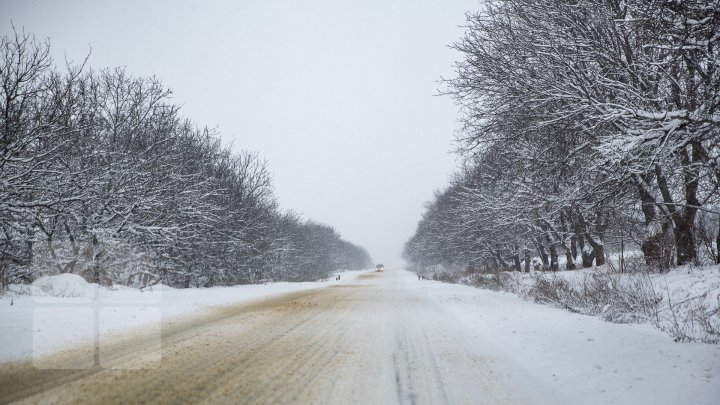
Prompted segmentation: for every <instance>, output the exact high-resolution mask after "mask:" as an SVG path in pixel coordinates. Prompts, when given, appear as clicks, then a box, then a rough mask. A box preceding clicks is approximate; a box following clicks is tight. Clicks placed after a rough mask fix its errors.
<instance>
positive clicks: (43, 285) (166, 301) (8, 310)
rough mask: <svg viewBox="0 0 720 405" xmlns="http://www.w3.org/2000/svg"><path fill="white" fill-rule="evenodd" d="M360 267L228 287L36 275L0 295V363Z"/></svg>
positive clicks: (302, 286) (348, 275) (345, 277)
mask: <svg viewBox="0 0 720 405" xmlns="http://www.w3.org/2000/svg"><path fill="white" fill-rule="evenodd" d="M361 273H362V271H349V272H345V273H342V276H341V280H340V281H335V280H334V279H333V280H332V281H327V282H306V283H271V284H260V285H241V286H234V287H212V288H190V289H174V288H170V287H167V286H163V285H157V286H154V287H150V288H148V289H145V290H139V289H135V288H127V287H117V288H115V289H108V288H104V287H98V286H97V285H96V284H89V283H87V282H86V281H85V280H83V279H82V278H81V277H80V276H77V275H74V274H61V275H57V276H52V277H42V278H40V279H38V280H36V281H35V282H34V283H33V284H32V285H13V286H11V288H10V292H8V293H7V294H5V295H4V296H1V297H0V363H2V362H6V361H12V360H19V359H24V358H31V357H40V356H43V355H45V354H49V353H53V352H55V351H58V350H60V349H62V348H66V347H71V346H75V345H82V344H86V343H88V342H92V341H93V339H95V338H96V334H97V335H99V337H100V338H102V337H103V336H110V335H113V334H115V333H118V332H122V331H125V330H129V329H133V328H140V327H153V328H156V327H159V323H160V319H163V320H170V319H173V318H179V317H184V316H188V315H200V314H202V313H203V311H206V310H210V309H212V308H214V307H218V306H223V305H231V304H238V303H244V302H249V301H253V300H258V299H262V298H267V297H269V296H273V295H277V294H282V293H288V292H295V291H302V290H309V289H313V288H319V287H323V286H328V285H335V284H343V283H350V282H352V280H353V279H354V278H355V277H357V275H358V274H361Z"/></svg>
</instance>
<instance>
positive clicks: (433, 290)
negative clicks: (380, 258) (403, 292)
mask: <svg viewBox="0 0 720 405" xmlns="http://www.w3.org/2000/svg"><path fill="white" fill-rule="evenodd" d="M419 283H421V285H419V286H418V288H419V290H420V291H422V293H423V294H426V295H428V296H429V297H432V299H433V300H435V302H437V304H438V305H439V306H440V307H442V308H443V310H444V311H446V312H447V313H448V314H449V316H451V317H453V318H454V319H456V320H457V321H458V322H460V323H462V324H464V325H466V326H467V328H468V329H469V330H471V331H472V332H471V333H473V336H472V340H473V341H474V342H475V344H477V345H478V346H479V350H484V351H485V352H487V353H488V354H489V355H491V356H493V357H496V358H497V359H500V360H499V361H498V362H497V364H499V365H501V366H503V367H504V368H505V371H506V372H507V373H508V374H510V375H511V376H514V377H515V380H516V381H522V382H523V383H525V384H529V385H535V386H537V387H542V388H544V389H545V390H547V391H550V392H551V393H552V395H554V396H555V398H553V399H554V400H555V402H556V403H583V404H653V405H658V404H708V405H709V404H718V403H719V401H720V346H718V345H709V344H702V343H675V342H673V340H672V338H671V337H670V336H668V335H667V334H665V333H663V332H661V331H659V330H657V329H655V328H653V327H652V326H650V325H648V324H641V325H638V324H615V323H608V322H604V321H602V320H600V319H598V318H595V317H592V316H586V315H580V314H573V313H570V312H567V311H565V310H562V309H558V308H553V307H550V306H546V305H539V304H535V303H532V302H529V301H525V300H522V299H521V298H519V297H518V296H516V295H514V294H511V293H504V292H494V291H489V290H483V289H479V288H475V287H470V286H464V285H456V284H445V283H441V282H436V281H424V282H419Z"/></svg>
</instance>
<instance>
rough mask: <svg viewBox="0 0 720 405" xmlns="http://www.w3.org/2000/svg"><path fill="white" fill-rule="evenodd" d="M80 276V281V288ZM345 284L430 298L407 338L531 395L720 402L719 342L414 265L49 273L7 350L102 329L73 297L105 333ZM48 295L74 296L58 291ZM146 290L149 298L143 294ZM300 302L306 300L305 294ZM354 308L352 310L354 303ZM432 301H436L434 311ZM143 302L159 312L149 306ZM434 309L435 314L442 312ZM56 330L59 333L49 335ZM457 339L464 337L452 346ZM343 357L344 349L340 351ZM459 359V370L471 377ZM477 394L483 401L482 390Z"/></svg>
mask: <svg viewBox="0 0 720 405" xmlns="http://www.w3.org/2000/svg"><path fill="white" fill-rule="evenodd" d="M63 283H65V284H63ZM73 283H75V284H76V285H74V286H73ZM338 283H340V284H346V285H360V288H379V290H373V291H375V292H374V293H373V294H374V295H372V296H373V297H376V298H377V299H380V298H382V300H384V301H383V302H392V301H393V299H396V298H398V297H404V301H402V302H398V303H397V304H398V307H400V306H402V305H404V307H403V308H404V309H403V311H408V308H407V306H408V305H409V304H408V302H413V303H414V305H415V306H416V307H422V308H424V311H419V312H417V313H412V312H409V313H408V314H413V316H414V318H413V322H415V323H416V324H413V325H414V326H415V328H416V329H417V331H419V332H422V333H426V335H423V336H415V337H414V339H410V337H407V336H406V338H407V339H409V340H408V341H409V342H411V343H413V342H414V343H418V342H425V344H430V345H431V347H432V351H431V353H433V355H437V356H441V357H442V356H444V354H443V353H453V350H457V349H458V347H462V350H464V351H467V353H468V354H473V355H477V354H480V355H482V356H484V357H487V358H489V359H491V362H490V363H489V364H491V368H490V369H489V372H490V373H493V372H497V373H500V374H501V375H502V380H503V381H507V382H509V383H510V387H512V386H515V387H516V388H517V389H518V390H520V391H523V392H527V393H534V394H531V396H532V401H531V403H553V404H558V403H567V404H578V403H582V404H632V405H637V404H653V405H658V404H717V403H718V399H720V346H719V345H710V344H701V343H676V342H674V341H673V339H672V338H671V337H670V336H669V335H667V334H665V333H663V332H661V331H659V330H657V329H655V328H653V327H652V326H650V325H648V324H615V323H609V322H604V321H602V320H600V319H599V318H597V317H593V316H586V315H580V314H575V313H570V312H568V311H565V310H562V309H558V308H553V307H551V306H547V305H539V304H535V303H533V302H530V301H527V300H523V299H521V298H519V297H518V296H517V295H515V294H511V293H504V292H494V291H488V290H483V289H478V288H474V287H469V286H463V285H456V284H446V283H441V282H435V281H420V280H418V279H417V276H416V275H415V274H414V273H410V272H406V271H403V270H394V269H389V270H387V271H386V272H385V273H377V274H376V275H373V276H372V277H367V276H362V277H358V273H353V274H348V273H346V274H344V275H343V277H342V281H339V282H338V281H330V282H325V283H302V284H285V283H282V284H272V285H255V286H240V287H228V288H209V289H188V290H173V289H167V288H160V289H159V290H161V291H154V292H152V293H150V294H148V292H142V293H141V292H139V291H137V290H127V289H123V290H119V291H108V290H105V289H99V290H98V289H95V288H93V286H88V285H84V284H83V283H82V282H80V281H79V280H77V279H73V278H72V277H65V278H59V279H54V280H52V282H50V283H49V284H48V286H46V287H45V290H46V292H45V293H44V294H43V293H40V292H39V291H37V289H39V290H40V291H42V290H43V286H42V285H41V284H42V282H38V283H36V285H35V286H34V287H32V289H35V290H36V293H37V294H36V295H37V296H36V297H35V298H33V297H32V296H30V295H19V296H16V297H15V298H14V299H13V301H12V302H13V305H10V298H8V297H5V298H3V299H2V300H0V328H1V329H0V337H1V338H0V358H1V359H3V360H10V359H16V358H22V357H28V356H31V355H32V347H33V344H32V339H33V336H36V337H40V338H42V340H50V341H53V340H57V343H55V344H54V345H50V346H48V347H46V348H45V349H46V350H47V351H48V352H49V351H52V350H57V349H59V348H60V347H63V346H64V345H65V346H66V345H69V344H76V343H80V342H87V339H92V338H93V337H92V335H90V336H87V335H82V333H81V332H82V329H83V328H82V327H68V326H67V325H71V324H73V323H77V320H78V319H77V318H73V317H72V314H73V313H72V311H69V310H68V311H66V312H62V311H59V312H57V313H56V315H57V316H56V317H54V318H53V316H52V315H53V312H52V311H53V309H54V308H66V307H67V308H69V309H73V310H76V311H78V312H75V315H77V316H79V317H82V316H83V313H82V310H83V309H86V308H87V306H88V305H90V308H91V310H94V309H95V308H98V307H99V309H100V311H98V312H100V313H102V311H109V312H106V313H107V315H108V316H109V318H111V319H112V320H113V322H102V320H100V325H101V326H100V333H101V334H102V333H105V332H112V331H115V332H117V331H120V330H123V329H127V328H131V327H151V325H153V324H157V314H158V311H159V313H160V314H161V315H162V317H182V316H187V315H193V314H202V311H205V310H209V309H210V308H211V307H213V306H221V305H229V304H234V303H238V302H244V301H249V300H254V299H260V298H262V297H267V296H270V295H275V294H278V293H282V292H290V291H298V290H303V289H311V288H322V287H324V286H331V285H335V284H338ZM357 288H358V287H356V288H355V289H353V288H349V289H334V291H335V292H334V294H333V295H332V300H337V299H342V297H344V296H343V295H342V294H343V292H344V291H347V294H353V291H355V295H354V297H355V298H354V299H355V301H356V302H355V303H354V304H353V305H357V304H358V302H360V303H362V302H365V301H366V300H367V299H368V298H367V297H366V296H365V295H362V294H360V293H357V291H358V290H357ZM88 290H89V292H88ZM327 291H329V290H327ZM48 293H52V294H54V295H64V297H51V296H48ZM370 296H371V295H368V297H370ZM321 297H322V296H321V295H318V296H317V297H316V299H317V300H320V299H321ZM351 297H353V296H352V295H348V298H347V299H351ZM140 298H143V299H145V300H146V302H145V303H139V299H140ZM360 298H361V299H360ZM358 299H360V301H358ZM332 300H331V301H332ZM363 300H365V301H363ZM333 302H334V301H333ZM88 303H89V304H88ZM292 304H298V305H299V303H297V302H292ZM401 304H402V305H401ZM298 305H296V306H292V305H288V306H287V307H288V308H290V309H295V310H297V311H300V312H298V313H297V314H298V315H297V316H309V315H308V314H310V315H318V314H316V312H317V308H318V307H317V306H314V307H313V306H309V307H308V308H311V309H310V310H306V311H303V309H302V308H303V307H302V306H298ZM348 305H349V304H348ZM367 305H370V303H368V304H367ZM333 308H334V307H333ZM348 308H352V305H350V306H348ZM361 308H365V307H364V306H363V307H361ZM429 308H436V309H437V310H436V311H435V310H432V311H431V310H430V309H429ZM37 311H40V312H41V313H43V311H44V312H45V315H43V316H45V318H43V319H41V320H42V321H44V322H45V324H43V325H45V326H42V327H43V328H45V327H47V328H51V329H55V330H54V331H53V334H52V335H48V334H47V333H46V332H43V331H40V332H38V331H37V329H36V330H33V328H37V325H35V326H34V325H33V313H35V318H36V320H37ZM113 311H115V312H113ZM133 311H134V312H133ZM144 311H148V312H150V313H151V314H149V315H147V314H143V312H144ZM348 311H349V312H348ZM348 311H346V312H342V314H343V316H342V317H340V319H341V320H342V321H343V322H346V323H348V325H350V326H352V325H355V322H356V321H357V322H361V321H363V320H364V321H365V322H368V321H373V322H376V321H377V320H378V319H382V317H383V314H385V313H386V312H384V311H374V310H373V311H372V313H371V314H369V313H367V312H363V311H355V312H357V313H355V312H353V311H350V310H348ZM336 312H337V311H336ZM278 313H280V312H278ZM387 313H392V311H387ZM401 313H405V312H402V311H401ZM302 314H304V315H302ZM333 314H334V315H337V314H335V313H333ZM430 314H438V315H433V316H436V318H437V317H438V316H440V317H441V318H440V319H445V320H447V321H448V322H446V323H447V326H448V327H447V328H444V329H443V328H441V330H433V331H427V330H426V329H424V328H423V325H422V322H423V320H422V319H423V316H424V315H428V316H429V315H430ZM330 315H332V314H328V316H327V317H326V316H324V313H320V314H319V315H318V317H317V319H320V320H322V319H333V318H332V317H331V316H330ZM369 315H372V316H369ZM265 316H269V315H267V314H266V315H265ZM283 316H285V317H286V319H285V321H284V322H290V320H291V319H292V316H295V315H293V313H292V312H290V313H288V314H285V315H283ZM408 316H409V315H408ZM356 318H357V319H356ZM436 318H433V319H435V321H438V320H437V319H436ZM90 319H92V317H91V318H90ZM313 319H316V318H313ZM395 321H397V322H396V323H397V325H395V326H394V327H395V329H397V328H400V329H399V330H396V331H395V332H397V333H399V334H400V336H402V335H403V333H408V330H404V329H402V325H403V323H402V322H399V321H400V320H395ZM427 321H428V320H426V322H427ZM438 322H439V321H438ZM436 323H437V322H436ZM391 324H392V323H391ZM393 325H394V324H393ZM351 329H352V328H351ZM390 329H392V328H390ZM430 332H432V333H430ZM304 333H310V331H305V332H304ZM388 333H390V332H389V331H386V330H377V331H375V332H373V333H370V336H375V334H378V335H379V336H380V335H385V334H388ZM50 336H52V337H53V338H54V339H50V338H49V337H50ZM90 342H92V340H90ZM393 342H394V340H393ZM428 342H430V343H428ZM449 342H454V344H453V345H449ZM290 343H292V342H290ZM360 343H361V342H357V344H360ZM449 346H452V347H449ZM413 347H414V346H413V345H410V348H409V349H408V351H407V355H408V359H407V361H408V367H410V365H412V364H415V360H418V359H420V357H422V356H420V355H422V354H423V353H424V352H422V351H420V352H418V353H416V354H415V356H420V357H418V358H417V359H414V358H413V356H414V355H413V351H412V350H411V349H412V348H413ZM418 347H421V346H418ZM421 348H422V347H421ZM416 349H417V348H416ZM353 350H354V349H353ZM358 350H359V349H358ZM350 352H352V350H351V351H350ZM350 352H348V353H350ZM425 354H427V353H425ZM426 357H427V356H426ZM430 357H432V356H430ZM453 358H454V357H452V356H450V357H448V358H444V357H442V359H441V360H443V361H446V362H447V361H451V362H453V361H454V362H455V363H451V364H456V365H457V367H460V365H459V364H460V363H462V362H461V361H460V360H461V359H459V358H455V360H453ZM340 360H342V359H337V361H340ZM366 360H367V359H366ZM426 360H427V359H426ZM333 361H334V360H333ZM418 361H419V360H418ZM421 363H422V362H421ZM423 364H424V363H422V364H420V365H421V366H422V365H423ZM463 364H464V363H463ZM366 366H368V365H366ZM423 367H424V366H423ZM478 367H480V365H478ZM460 368H461V369H460V370H455V371H456V372H457V373H459V374H463V373H465V374H467V375H473V374H472V373H471V372H469V371H468V372H466V371H463V370H464V369H462V367H460ZM368 370H370V371H368ZM373 370H374V369H373V368H372V367H370V368H368V369H367V370H365V371H367V372H361V371H360V370H346V371H345V374H347V375H355V374H354V373H356V372H357V373H361V376H363V378H365V379H366V380H372V378H371V377H373V376H375V375H376V374H373V373H377V371H373ZM363 373H364V374H363ZM368 373H369V374H368ZM381 374H382V373H380V374H377V375H381ZM390 374H392V373H390ZM356 377H357V376H356ZM346 383H347V382H346ZM488 384H490V383H489V382H488ZM475 388H477V387H475ZM521 388H522V389H521ZM533 395H534V396H533ZM478 401H480V402H482V401H481V399H478Z"/></svg>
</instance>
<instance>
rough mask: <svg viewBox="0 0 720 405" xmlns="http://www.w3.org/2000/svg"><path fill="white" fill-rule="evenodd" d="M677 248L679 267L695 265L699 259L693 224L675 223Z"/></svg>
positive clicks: (686, 222)
mask: <svg viewBox="0 0 720 405" xmlns="http://www.w3.org/2000/svg"><path fill="white" fill-rule="evenodd" d="M674 230H675V232H674V233H675V248H676V249H677V265H678V266H682V265H684V264H688V263H693V262H695V259H697V250H696V249H695V234H694V232H693V226H692V223H690V222H688V221H684V220H683V221H676V222H675V228H674Z"/></svg>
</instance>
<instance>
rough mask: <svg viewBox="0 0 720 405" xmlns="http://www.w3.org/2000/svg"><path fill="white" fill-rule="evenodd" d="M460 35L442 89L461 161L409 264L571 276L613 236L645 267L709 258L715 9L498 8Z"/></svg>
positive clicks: (694, 5)
mask: <svg viewBox="0 0 720 405" xmlns="http://www.w3.org/2000/svg"><path fill="white" fill-rule="evenodd" d="M466 28H467V30H466V33H465V35H464V36H463V38H462V39H461V40H460V41H458V42H456V43H455V44H454V45H453V48H454V49H456V50H458V51H459V52H461V54H462V55H463V58H462V59H461V60H460V61H459V62H458V63H457V64H456V73H457V75H456V77H455V78H453V79H450V80H445V83H446V85H447V87H446V89H445V90H443V93H444V94H446V95H450V96H452V97H453V98H454V99H455V100H456V102H457V103H458V104H459V106H460V107H461V111H462V116H461V121H462V123H463V127H462V130H461V131H460V132H459V136H458V140H457V145H458V152H459V153H460V154H461V155H462V156H464V157H465V159H466V162H467V163H466V165H465V168H464V169H463V170H462V171H461V173H459V174H458V175H457V176H456V178H455V179H454V180H453V181H452V184H451V185H450V186H449V187H447V188H446V189H445V190H444V191H442V192H439V193H437V195H436V196H435V198H434V200H433V201H432V202H430V203H429V205H428V207H427V211H426V213H425V215H424V217H423V218H422V220H421V221H420V224H419V225H418V229H417V232H416V233H415V235H414V236H413V237H412V238H411V239H410V240H409V241H408V242H407V244H406V248H405V257H406V259H407V260H408V261H409V262H411V263H413V264H416V265H418V266H420V267H423V268H427V267H431V266H438V267H442V268H453V267H457V268H466V267H468V266H471V267H484V268H493V269H515V270H525V271H526V270H528V269H529V266H530V262H531V259H530V257H531V256H533V257H538V258H539V261H540V262H541V266H542V267H543V268H545V269H550V270H557V269H558V268H559V266H560V264H559V263H560V262H561V261H562V260H560V257H562V256H563V255H564V256H565V260H564V261H565V263H566V266H567V269H573V268H575V266H577V265H581V266H583V267H590V266H592V265H593V264H596V265H602V264H604V262H605V258H606V255H607V252H606V249H605V246H606V242H611V243H613V242H615V241H617V243H615V245H620V246H616V247H618V248H622V249H623V250H624V249H625V248H627V247H628V246H624V244H625V243H628V244H629V247H630V248H636V249H637V250H638V251H641V252H642V255H643V257H644V261H645V262H646V264H647V265H648V266H649V267H651V268H654V269H664V268H668V267H669V266H673V265H684V264H688V263H697V262H698V261H700V260H701V259H704V258H711V257H712V258H713V260H715V261H718V262H720V255H718V247H719V246H720V235H718V232H717V231H718V215H717V214H718V212H719V211H720V209H719V208H720V206H719V204H718V197H719V194H718V187H720V166H719V164H720V111H719V110H718V107H719V106H720V69H719V68H720V66H719V65H720V35H718V32H720V1H718V0H702V1H700V0H697V1H696V0H682V1H677V0H582V1H569V2H563V1H555V0H503V1H498V2H489V3H485V5H484V9H483V10H482V11H480V12H476V13H469V14H468V15H467V27H466ZM716 235H717V236H716ZM716 238H717V240H713V239H716Z"/></svg>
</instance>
